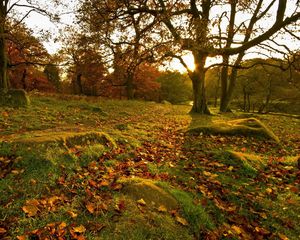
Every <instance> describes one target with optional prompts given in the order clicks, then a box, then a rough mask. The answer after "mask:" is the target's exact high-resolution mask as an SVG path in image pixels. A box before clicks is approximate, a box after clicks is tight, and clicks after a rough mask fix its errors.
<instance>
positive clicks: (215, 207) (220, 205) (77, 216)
mask: <svg viewBox="0 0 300 240" xmlns="http://www.w3.org/2000/svg"><path fill="white" fill-rule="evenodd" d="M189 110H190V106H179V105H178V106H173V105H167V104H166V105H163V104H156V103H151V102H140V101H117V100H97V99H93V98H79V97H78V98H76V97H66V96H41V95H40V96H31V105H30V106H29V107H28V108H20V109H14V108H8V107H5V108H4V107H2V108H0V130H1V132H0V140H1V142H0V178H1V180H0V238H1V239H19V240H24V239H80V240H82V239H137V240H138V239H172V240H173V239H281V240H285V239H299V238H300V225H299V222H300V195H299V192H300V169H299V166H298V165H297V160H296V157H297V156H299V150H300V149H299V148H300V127H299V126H300V119H299V118H295V117H292V118H291V117H288V116H276V115H256V114H247V115H246V114H242V113H238V112H236V113H230V114H225V115H219V114H217V111H215V112H216V113H215V114H213V115H212V116H201V115H190V114H188V112H189ZM245 117H255V118H257V119H259V120H261V121H262V122H263V123H265V124H267V125H268V126H269V127H270V128H271V129H272V130H273V131H274V133H275V134H276V135H277V136H278V137H279V139H280V143H279V144H278V143H276V142H274V141H272V140H268V139H264V138H262V137H257V136H255V135H252V136H243V135H233V136H227V135H218V134H212V133H206V132H199V133H198V134H190V133H189V131H188V129H189V128H192V127H195V126H198V125H206V124H210V123H211V122H218V121H228V120H232V119H239V118H245ZM232 153H235V155H234V154H232ZM235 156H238V157H235Z"/></svg>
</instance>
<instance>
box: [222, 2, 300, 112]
mask: <svg viewBox="0 0 300 240" xmlns="http://www.w3.org/2000/svg"><path fill="white" fill-rule="evenodd" d="M242 4H244V5H245V6H241V5H239V4H238V1H231V2H230V9H231V11H230V17H229V24H228V28H227V36H228V37H227V39H226V40H225V42H226V45H225V47H226V48H230V47H231V46H232V45H233V44H235V38H236V37H235V35H239V36H240V38H243V40H242V45H247V43H248V42H249V41H250V40H251V37H252V36H256V32H258V31H260V28H259V27H257V26H256V25H257V23H258V22H259V21H260V20H262V19H266V16H267V14H269V11H270V9H272V7H273V6H274V4H275V1H269V2H266V1H263V0H258V1H253V2H251V1H249V2H244V3H242ZM295 4H296V3H295ZM297 4H298V3H297ZM290 6H291V5H290ZM241 7H247V8H248V9H252V12H253V13H252V16H251V17H250V19H249V20H248V22H246V21H243V22H242V23H239V24H240V25H239V26H236V19H235V18H236V15H237V14H238V11H239V9H240V8H241ZM286 7H287V2H286V1H279V3H278V9H277V15H276V20H275V23H274V25H273V27H274V28H276V25H278V26H280V24H283V25H286V24H285V23H286V20H288V19H289V18H286V19H285V20H284V14H285V10H283V9H285V8H286ZM297 10H298V9H297V7H296V8H295V12H294V14H293V15H292V16H291V17H290V18H293V17H296V19H295V21H297V19H299V16H298V17H297V15H299V11H298V13H297ZM291 22H293V21H291ZM219 24H221V19H220V22H219ZM273 27H272V28H273ZM272 28H270V29H269V30H268V31H271V30H272ZM281 28H284V29H285V30H286V31H288V32H290V31H289V30H287V28H286V27H285V26H283V27H281ZM268 31H267V32H268ZM290 33H291V32H290ZM291 34H293V33H291ZM219 35H220V36H222V31H221V27H219ZM263 35H264V34H262V35H261V36H262V37H263ZM271 37H272V36H269V37H268V39H267V40H269V43H268V44H264V43H262V42H258V43H257V45H258V46H264V48H263V49H261V50H262V51H263V50H265V51H266V50H268V51H269V52H270V49H271V50H273V51H274V50H275V51H276V52H277V53H280V54H286V53H284V52H282V51H280V50H277V49H276V48H274V47H272V45H274V44H275V46H276V45H277V47H278V46H282V45H281V44H278V43H277V41H276V38H275V37H273V39H272V38H271ZM293 37H296V36H295V35H293ZM277 39H278V37H277ZM272 43H273V44H272ZM266 46H267V47H266ZM286 50H288V52H289V48H288V47H286V46H285V49H284V51H286ZM245 54H246V49H245V50H243V51H240V52H239V53H238V54H237V56H236V58H235V60H234V61H233V64H232V66H233V67H232V68H231V71H229V64H230V54H227V53H225V54H223V55H222V58H223V62H222V64H223V67H222V72H221V104H220V111H221V112H227V111H230V109H229V104H230V101H231V98H232V95H233V90H234V88H235V85H236V79H237V74H238V69H239V66H240V64H241V62H242V60H243V57H244V56H245Z"/></svg>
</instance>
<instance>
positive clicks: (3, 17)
mask: <svg viewBox="0 0 300 240" xmlns="http://www.w3.org/2000/svg"><path fill="white" fill-rule="evenodd" d="M20 8H21V9H23V10H26V9H27V11H26V12H25V13H24V14H23V16H22V17H21V18H18V19H15V21H12V19H14V18H13V16H15V15H16V14H15V11H16V10H17V9H20ZM32 12H37V13H39V14H43V15H47V16H50V17H52V19H53V16H54V15H53V14H50V13H49V12H47V11H46V10H45V8H44V7H42V6H40V5H39V4H38V2H37V1H29V0H27V1H26V2H25V3H21V2H20V1H12V0H1V1H0V90H1V91H2V92H7V90H8V87H9V83H8V78H7V67H8V65H7V64H8V61H7V38H8V36H9V33H10V32H9V30H10V29H14V28H16V27H18V25H20V24H21V23H22V22H23V20H24V19H25V18H26V17H27V16H28V15H29V14H30V13H32ZM11 23H13V25H12V26H10V27H8V26H9V25H10V24H11Z"/></svg>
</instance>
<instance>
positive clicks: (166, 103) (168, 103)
mask: <svg viewBox="0 0 300 240" xmlns="http://www.w3.org/2000/svg"><path fill="white" fill-rule="evenodd" d="M161 103H162V104H165V105H172V103H170V102H168V101H166V100H162V101H161Z"/></svg>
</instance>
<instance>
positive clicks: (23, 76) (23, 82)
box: [21, 68, 27, 90]
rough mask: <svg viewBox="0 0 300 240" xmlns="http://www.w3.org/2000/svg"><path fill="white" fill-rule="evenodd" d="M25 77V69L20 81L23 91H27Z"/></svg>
mask: <svg viewBox="0 0 300 240" xmlns="http://www.w3.org/2000/svg"><path fill="white" fill-rule="evenodd" d="M26 76H27V69H26V68H25V69H24V70H23V74H22V79H21V83H22V85H23V89H24V90H27V85H26Z"/></svg>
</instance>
